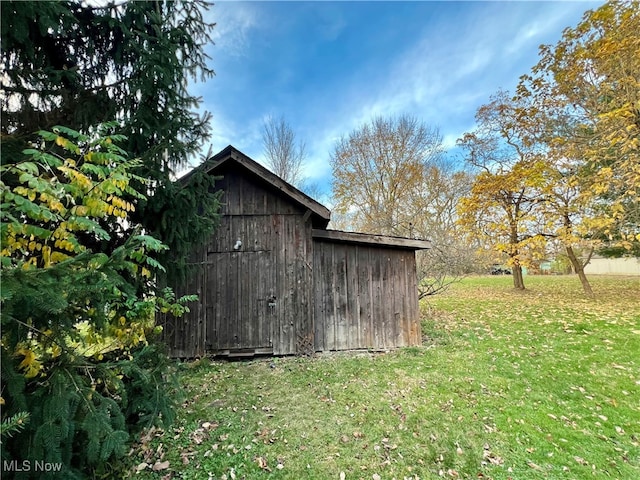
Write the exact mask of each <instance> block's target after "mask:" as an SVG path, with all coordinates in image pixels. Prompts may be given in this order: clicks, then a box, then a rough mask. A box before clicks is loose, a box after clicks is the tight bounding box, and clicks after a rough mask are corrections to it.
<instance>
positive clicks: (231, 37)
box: [207, 2, 260, 57]
mask: <svg viewBox="0 0 640 480" xmlns="http://www.w3.org/2000/svg"><path fill="white" fill-rule="evenodd" d="M258 17H259V15H258V10H257V9H256V5H255V4H251V3H244V2H219V3H216V4H215V5H214V6H213V8H211V9H210V10H209V11H208V12H207V20H208V21H211V22H215V23H216V26H215V27H214V29H213V33H212V35H211V38H212V40H213V42H214V43H215V46H216V50H218V51H219V50H224V52H225V55H227V56H231V57H233V56H236V57H238V56H245V55H246V54H247V50H248V49H249V47H250V33H251V31H252V30H253V29H255V28H258V27H259V26H260V23H259V21H258Z"/></svg>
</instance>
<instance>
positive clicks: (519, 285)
mask: <svg viewBox="0 0 640 480" xmlns="http://www.w3.org/2000/svg"><path fill="white" fill-rule="evenodd" d="M512 271H513V288H516V289H518V290H524V278H523V277H522V266H520V265H514V266H513V269H512Z"/></svg>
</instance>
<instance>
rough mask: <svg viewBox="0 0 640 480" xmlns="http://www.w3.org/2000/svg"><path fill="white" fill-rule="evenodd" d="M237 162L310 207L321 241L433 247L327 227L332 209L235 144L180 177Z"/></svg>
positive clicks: (185, 178)
mask: <svg viewBox="0 0 640 480" xmlns="http://www.w3.org/2000/svg"><path fill="white" fill-rule="evenodd" d="M234 163H235V164H237V165H240V166H242V167H243V168H244V169H245V170H247V171H248V172H250V173H252V174H253V175H254V176H256V177H258V178H260V179H261V180H262V181H263V182H265V183H267V184H268V185H269V186H270V187H271V188H273V189H275V190H276V191H278V192H280V193H281V194H283V195H284V196H285V197H287V198H288V199H289V200H290V201H292V202H293V203H297V204H298V205H300V206H302V207H303V208H305V209H307V214H308V215H315V218H316V219H317V220H319V221H318V222H317V223H316V222H314V225H318V226H321V227H322V228H320V229H318V228H314V229H313V231H312V236H313V238H317V239H321V240H322V241H328V242H338V243H350V244H359V245H371V246H379V247H388V248H400V249H406V250H422V249H428V248H431V242H430V241H428V240H417V239H412V238H403V237H389V236H384V235H372V234H368V233H356V232H343V231H340V230H327V225H328V224H329V220H330V219H331V211H329V209H328V208H327V207H325V206H324V205H322V204H321V203H319V202H317V201H316V200H314V199H313V198H311V197H310V196H308V195H307V194H305V193H304V192H302V191H300V190H298V189H297V188H296V187H294V186H293V185H291V184H290V183H287V182H285V181H284V180H283V179H282V178H280V177H279V176H278V175H276V174H275V173H273V172H271V171H269V170H268V169H267V168H265V167H263V166H262V165H260V164H259V163H258V162H256V161H255V160H253V159H252V158H250V157H248V156H247V155H245V154H244V153H242V152H241V151H240V150H238V149H237V148H235V147H234V146H232V145H228V146H227V147H226V148H224V149H223V150H222V151H220V152H219V153H216V154H215V155H214V156H212V157H210V158H209V159H208V160H206V161H205V162H203V163H202V164H201V165H199V166H198V167H196V168H195V169H194V170H192V171H191V172H189V173H187V174H186V175H184V176H183V177H181V178H180V179H178V182H180V183H182V184H183V185H186V184H188V182H189V178H190V177H191V176H192V175H193V174H194V173H195V172H196V171H203V172H204V173H212V174H214V175H215V171H216V170H220V169H221V168H222V167H223V166H224V165H229V164H234Z"/></svg>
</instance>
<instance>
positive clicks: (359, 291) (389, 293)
mask: <svg viewBox="0 0 640 480" xmlns="http://www.w3.org/2000/svg"><path fill="white" fill-rule="evenodd" d="M313 258H314V272H313V273H314V292H313V294H314V296H313V298H314V303H315V306H314V313H315V315H314V322H315V337H316V350H317V351H330V350H351V349H387V348H394V347H400V346H405V345H415V344H417V343H418V342H419V335H416V334H415V332H419V329H420V323H419V322H420V319H419V315H418V308H417V303H418V298H417V289H416V281H415V278H414V277H415V255H414V252H413V251H412V250H395V249H388V248H380V247H371V246H363V245H356V244H349V243H335V242H324V241H322V240H318V239H316V241H314V255H313ZM412 269H413V270H412ZM412 279H413V280H412Z"/></svg>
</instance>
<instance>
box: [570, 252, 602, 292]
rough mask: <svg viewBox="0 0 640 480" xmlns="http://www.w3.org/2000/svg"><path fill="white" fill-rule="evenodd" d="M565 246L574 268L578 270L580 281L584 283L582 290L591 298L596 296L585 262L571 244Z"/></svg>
mask: <svg viewBox="0 0 640 480" xmlns="http://www.w3.org/2000/svg"><path fill="white" fill-rule="evenodd" d="M565 248H566V251H567V257H569V260H570V261H571V265H572V266H573V269H574V271H575V272H576V275H578V278H579V279H580V283H581V284H582V290H584V293H585V294H586V295H587V296H588V297H591V298H593V297H595V295H594V293H593V290H592V288H591V284H590V283H589V280H587V276H586V274H585V273H584V265H585V264H583V263H582V262H581V261H580V259H579V258H578V257H577V256H576V254H575V252H574V251H573V248H571V246H568V245H567V246H566V247H565ZM585 263H587V262H585Z"/></svg>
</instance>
